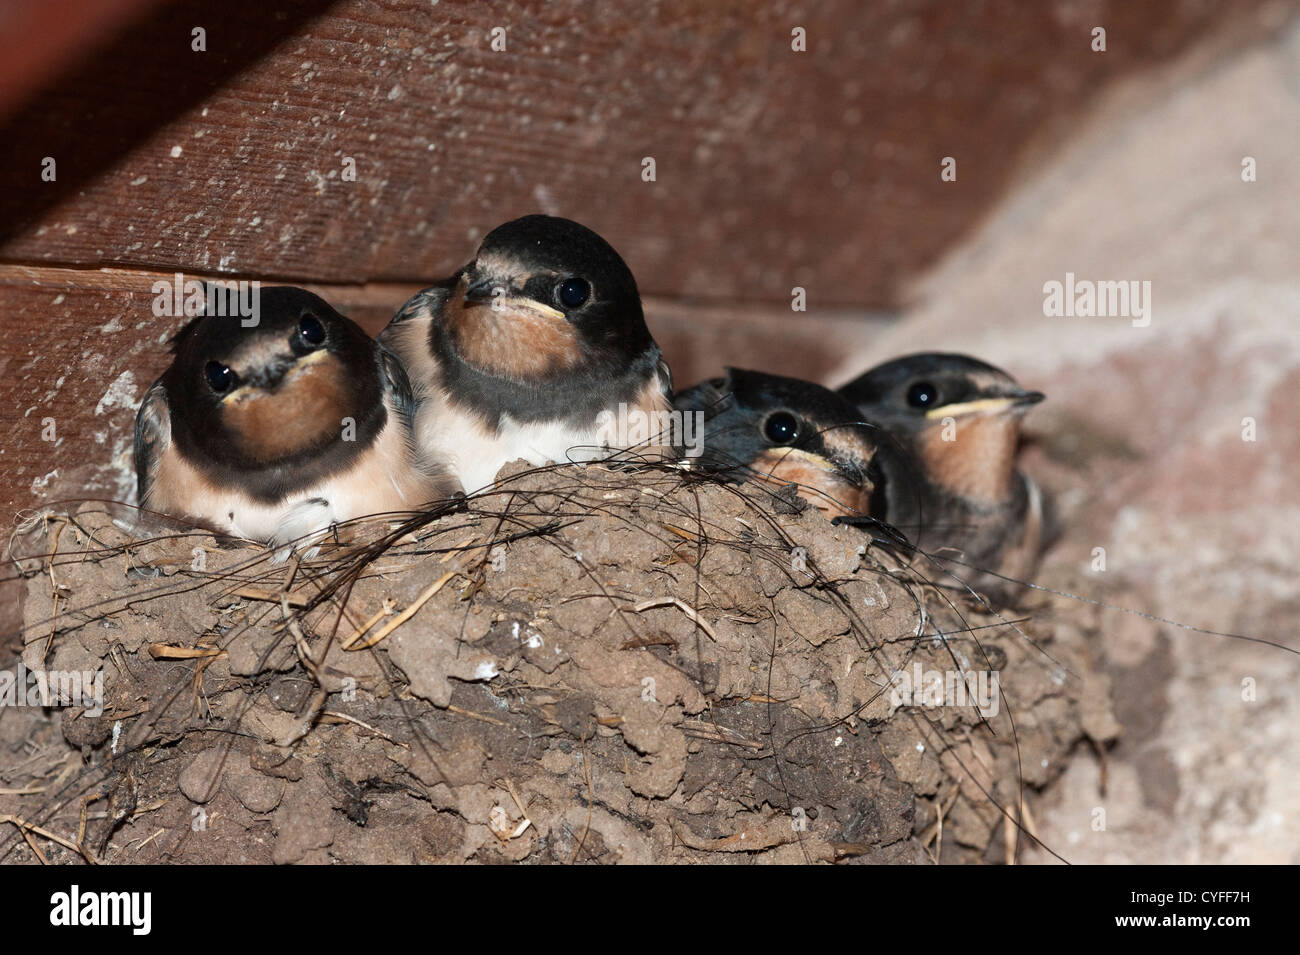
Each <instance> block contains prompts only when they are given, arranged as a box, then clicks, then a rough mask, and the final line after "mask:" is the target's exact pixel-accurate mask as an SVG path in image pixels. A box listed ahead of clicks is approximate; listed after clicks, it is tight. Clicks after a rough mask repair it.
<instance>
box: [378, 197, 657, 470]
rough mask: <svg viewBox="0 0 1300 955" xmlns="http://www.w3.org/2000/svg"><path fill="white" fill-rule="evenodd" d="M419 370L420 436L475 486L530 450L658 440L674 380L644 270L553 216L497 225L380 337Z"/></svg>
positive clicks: (591, 451) (536, 454)
mask: <svg viewBox="0 0 1300 955" xmlns="http://www.w3.org/2000/svg"><path fill="white" fill-rule="evenodd" d="M380 341H382V342H383V343H384V344H385V345H387V346H388V347H389V348H391V349H392V350H393V351H394V352H395V353H396V354H397V356H398V357H399V358H401V360H402V362H403V364H404V365H405V366H406V369H407V371H408V372H409V374H410V376H411V381H412V384H413V386H414V389H415V396H416V401H417V410H416V417H415V434H416V440H417V444H418V446H419V448H420V449H421V450H422V451H423V452H424V453H425V454H427V455H428V456H429V457H430V459H432V460H437V461H441V462H444V463H445V464H446V465H447V466H448V467H449V469H450V470H451V472H452V473H453V474H454V475H456V476H457V477H458V478H459V480H460V483H461V485H462V487H463V488H464V490H465V491H466V492H469V493H473V492H474V491H477V490H480V489H482V488H485V487H488V486H489V485H491V484H492V481H493V479H494V478H495V477H496V473H497V471H498V470H500V468H501V466H502V465H503V464H506V463H508V462H510V461H514V460H517V459H520V458H523V459H524V460H526V461H528V462H530V463H532V464H535V465H542V464H546V463H549V462H552V461H554V462H560V463H563V462H567V461H590V460H597V459H600V458H604V457H607V456H609V455H610V454H611V453H612V452H614V451H617V450H622V449H627V448H634V449H635V450H636V453H637V454H644V455H646V456H649V457H654V458H662V457H665V456H667V455H668V454H671V448H667V447H665V445H666V441H664V440H660V439H659V434H660V432H661V428H660V427H659V426H658V424H657V423H659V422H662V421H664V420H665V417H664V416H666V414H667V413H668V412H669V411H671V407H672V405H671V395H672V379H671V378H670V376H669V372H668V366H667V365H666V364H665V362H664V361H663V359H662V357H661V356H660V352H659V346H658V345H656V344H655V341H654V339H653V338H652V337H651V336H650V331H649V329H647V328H646V324H645V318H644V316H643V315H642V312H641V297H640V295H639V294H638V293H637V287H636V281H635V279H633V277H632V272H631V271H630V270H629V269H628V267H627V265H626V264H625V263H624V262H623V260H622V258H620V257H619V254H618V253H617V252H615V251H614V249H613V248H611V247H610V245H609V243H607V242H606V241H605V240H604V239H602V238H601V237H600V236H598V235H597V234H596V233H594V232H592V231H591V230H590V229H588V228H586V227H584V226H581V225H579V224H578V223H576V222H571V221H570V220H568V219H558V218H553V217H551V216H542V215H531V216H524V217H523V218H522V219H515V220H514V221H512V222H507V223H506V224H505V225H502V226H499V227H498V228H496V229H494V230H493V231H492V232H490V233H488V235H487V237H486V238H484V239H483V242H482V244H481V245H480V246H479V249H478V253H477V254H476V255H475V257H474V261H473V262H471V263H470V264H469V265H467V266H465V267H464V268H463V269H461V270H460V271H459V272H457V273H456V274H455V275H453V276H452V277H451V278H449V279H446V280H445V281H443V282H441V283H439V284H437V285H435V286H433V287H432V288H428V289H425V290H424V291H423V292H420V293H419V294H418V295H416V296H415V297H414V298H412V299H411V300H410V301H409V302H407V303H406V305H405V306H404V307H403V308H402V310H401V311H400V312H398V314H397V316H396V317H395V318H394V319H393V320H392V322H390V323H389V325H388V327H387V328H386V329H384V331H383V333H382V334H381V335H380Z"/></svg>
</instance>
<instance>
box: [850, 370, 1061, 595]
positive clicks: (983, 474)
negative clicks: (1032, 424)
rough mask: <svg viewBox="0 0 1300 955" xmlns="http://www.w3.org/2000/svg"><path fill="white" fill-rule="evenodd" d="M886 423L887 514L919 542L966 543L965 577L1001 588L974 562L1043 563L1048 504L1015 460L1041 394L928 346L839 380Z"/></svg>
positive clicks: (929, 545) (992, 567) (1008, 568)
mask: <svg viewBox="0 0 1300 955" xmlns="http://www.w3.org/2000/svg"><path fill="white" fill-rule="evenodd" d="M839 393H840V394H841V395H842V396H844V397H845V398H847V399H848V400H850V401H852V402H853V403H854V404H855V405H857V407H858V410H859V411H860V412H861V414H862V416H863V417H864V418H865V419H866V420H867V421H870V422H873V423H875V424H877V425H879V426H880V427H881V428H883V429H884V431H885V433H886V435H887V436H888V438H885V437H884V436H882V439H881V440H882V441H886V440H888V443H889V444H891V445H895V446H896V447H895V451H896V452H897V453H894V454H890V455H887V456H885V457H883V458H882V465H883V466H882V474H883V478H884V486H883V487H882V488H881V489H880V490H881V491H883V495H884V508H883V513H882V514H880V515H878V516H883V517H885V518H886V519H887V520H888V521H889V523H890V524H892V525H893V526H894V527H896V528H897V529H898V530H900V531H902V533H904V534H905V535H907V537H908V538H909V540H911V542H912V543H913V544H915V545H916V546H917V547H919V548H922V549H924V550H927V551H935V550H936V549H938V548H946V549H948V550H949V551H958V552H960V555H961V556H960V559H961V560H963V561H964V562H965V563H967V564H969V565H970V568H971V569H969V570H967V569H965V568H954V572H955V573H957V574H958V576H960V577H961V578H962V579H963V580H965V581H966V582H967V583H969V584H972V586H976V585H978V586H981V587H983V588H984V589H986V590H990V591H993V590H999V589H1000V587H999V586H997V584H996V582H992V583H991V582H990V579H988V578H985V577H981V575H979V574H978V571H977V569H983V570H989V571H994V572H996V573H1000V574H1003V575H1005V576H1009V577H1015V578H1017V579H1020V580H1024V579H1027V578H1028V577H1029V576H1030V575H1031V574H1032V572H1033V570H1034V567H1035V566H1036V564H1037V559H1038V555H1039V550H1040V545H1041V538H1042V526H1043V504H1042V496H1041V494H1040V492H1039V490H1038V487H1037V485H1036V484H1035V483H1034V482H1033V480H1032V479H1030V478H1029V477H1028V476H1027V475H1025V474H1023V473H1021V472H1020V471H1018V470H1017V469H1016V451H1017V447H1018V445H1019V441H1020V425H1021V421H1022V420H1023V417H1024V414H1025V412H1026V411H1028V410H1029V408H1031V407H1032V406H1033V405H1035V404H1037V403H1038V402H1039V401H1042V400H1043V395H1042V394H1041V393H1040V392H1037V391H1025V390H1024V389H1023V388H1021V387H1020V386H1019V385H1018V384H1017V383H1016V381H1015V379H1013V378H1012V377H1011V376H1010V375H1008V374H1007V373H1006V372H1004V371H1002V370H1001V369H999V368H995V367H993V366H992V365H989V364H987V363H985V362H982V361H979V360H977V359H975V358H971V357H969V356H967V355H956V354H944V353H937V352H928V353H922V354H915V355H907V356H905V357H902V358H897V359H895V360H893V361H889V362H886V363H884V364H882V365H878V366H877V367H875V368H872V369H871V370H870V371H868V372H866V373H865V374H863V375H861V376H860V377H858V378H856V379H854V380H853V381H852V382H850V383H849V384H847V385H845V386H843V387H842V388H840V389H839Z"/></svg>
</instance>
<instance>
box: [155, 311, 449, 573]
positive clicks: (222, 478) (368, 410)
mask: <svg viewBox="0 0 1300 955" xmlns="http://www.w3.org/2000/svg"><path fill="white" fill-rule="evenodd" d="M260 295H261V299H260V303H259V307H260V317H259V321H258V322H257V324H256V325H255V326H253V327H244V325H243V324H242V321H241V319H240V318H239V317H238V316H220V315H209V316H203V317H199V318H197V319H195V320H194V321H193V322H191V323H190V324H189V325H187V326H186V327H185V328H184V329H182V331H181V332H180V333H179V334H178V335H177V336H176V337H175V338H174V339H173V350H174V354H175V357H174V358H173V360H172V363H171V366H170V367H169V368H168V369H167V371H166V372H164V373H163V375H162V377H161V378H159V379H158V380H157V381H156V382H154V384H153V387H151V388H150V389H149V391H148V392H147V393H146V395H145V397H144V401H143V402H142V403H141V405H140V410H139V412H138V413H137V415H136V421H135V467H136V480H137V494H138V500H139V504H140V506H141V507H142V508H144V509H147V510H152V511H159V512H163V513H166V514H169V515H172V516H174V517H181V518H187V519H189V520H193V521H196V522H199V523H202V524H204V525H207V526H209V527H211V528H212V529H214V530H216V531H219V532H222V533H226V534H231V535H233V536H236V537H241V538H245V539H248V540H255V541H260V542H264V543H269V544H271V545H273V546H277V547H279V546H284V545H289V544H291V543H293V542H295V541H299V540H300V539H302V538H305V537H306V536H307V535H311V534H313V533H315V532H319V531H324V530H327V529H328V528H329V527H331V526H332V525H334V524H337V523H339V522H342V521H346V520H349V519H351V518H355V517H361V516H364V515H368V514H376V513H383V512H389V511H408V510H413V509H415V508H417V507H418V506H420V505H422V504H426V503H429V502H431V501H434V500H437V499H440V498H444V497H447V496H449V495H450V494H451V493H453V492H454V490H455V486H454V482H452V481H451V480H450V479H449V477H448V476H447V475H446V474H445V473H442V472H440V471H439V470H438V469H437V468H435V467H432V466H430V465H428V464H426V463H425V461H424V459H423V458H422V457H421V456H419V455H418V454H417V453H416V451H415V450H414V444H413V441H412V438H411V430H410V414H411V407H412V396H411V388H410V384H409V382H408V381H407V378H406V373H405V371H404V370H403V369H402V366H401V364H400V363H399V362H398V361H397V359H396V358H395V357H394V356H393V355H392V354H390V353H389V352H388V351H387V350H386V349H384V348H383V347H381V346H380V345H379V344H378V343H377V342H376V341H375V340H374V339H373V338H371V337H370V336H369V335H367V334H366V333H365V332H364V331H363V330H362V329H361V328H360V326H358V325H357V324H356V323H354V322H352V321H350V320H349V319H347V318H344V317H343V316H342V315H340V314H339V313H338V312H336V311H335V310H334V309H333V308H331V307H330V306H329V305H328V304H327V303H326V302H325V301H324V300H323V299H321V298H319V297H317V296H316V295H313V294H312V293H310V292H308V291H306V290H304V289H300V288H292V287H288V286H278V287H273V288H264V289H261V291H260ZM283 554H284V556H287V554H288V551H287V550H285V551H284V552H283Z"/></svg>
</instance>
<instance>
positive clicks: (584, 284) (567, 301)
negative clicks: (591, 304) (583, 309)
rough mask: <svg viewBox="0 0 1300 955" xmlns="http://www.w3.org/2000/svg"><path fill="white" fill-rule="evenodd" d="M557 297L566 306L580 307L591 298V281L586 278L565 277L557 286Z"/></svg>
mask: <svg viewBox="0 0 1300 955" xmlns="http://www.w3.org/2000/svg"><path fill="white" fill-rule="evenodd" d="M555 297H556V298H557V299H559V300H560V304H561V305H563V306H564V307H565V308H578V307H580V306H582V305H585V304H586V302H587V299H589V298H591V283H590V282H588V281H587V280H586V279H580V278H571V279H565V280H564V281H563V282H561V283H560V284H559V285H557V286H555Z"/></svg>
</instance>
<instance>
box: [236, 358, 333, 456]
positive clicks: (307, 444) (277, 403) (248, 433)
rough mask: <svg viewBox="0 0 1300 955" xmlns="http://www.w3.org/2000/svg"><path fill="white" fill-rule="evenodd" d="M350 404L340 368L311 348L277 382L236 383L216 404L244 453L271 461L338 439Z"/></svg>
mask: <svg viewBox="0 0 1300 955" xmlns="http://www.w3.org/2000/svg"><path fill="white" fill-rule="evenodd" d="M355 413H356V409H355V408H353V407H352V402H351V400H350V398H349V389H348V382H347V374H346V369H345V368H344V367H343V363H342V362H341V361H339V359H338V358H337V357H335V356H334V355H332V354H329V353H328V352H316V353H314V354H313V355H312V356H311V358H310V359H309V360H308V359H304V360H303V361H300V362H299V363H298V365H297V366H296V367H294V368H293V369H291V370H290V371H289V372H288V373H287V374H286V375H285V378H284V380H282V381H281V382H280V384H279V386H278V387H277V388H275V389H274V390H273V391H264V390H262V389H256V388H242V389H239V390H238V391H236V392H234V393H233V394H231V395H229V396H228V397H227V398H226V399H225V400H224V401H223V402H222V404H221V425H222V427H223V428H225V430H226V432H227V433H228V434H229V435H230V436H231V437H232V438H233V440H234V442H235V444H236V446H237V447H239V449H240V450H241V451H243V452H244V454H246V455H247V456H248V457H249V458H252V459H254V460H259V461H274V460H277V459H279V458H284V457H289V456H290V455H294V454H299V453H302V452H304V451H309V450H312V449H314V448H320V447H324V446H325V445H327V444H329V443H330V442H331V441H333V440H337V439H342V437H343V436H344V432H345V429H346V427H347V422H346V421H345V420H344V419H345V418H349V417H352V418H353V419H354V420H353V427H354V428H355V426H356V425H355Z"/></svg>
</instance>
